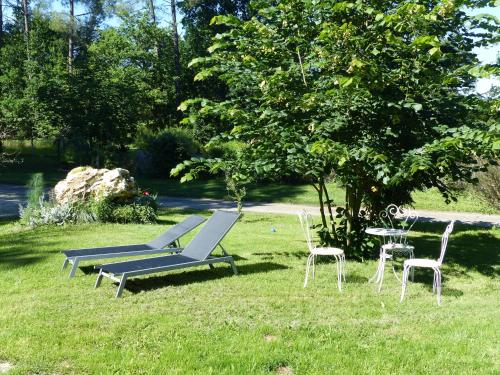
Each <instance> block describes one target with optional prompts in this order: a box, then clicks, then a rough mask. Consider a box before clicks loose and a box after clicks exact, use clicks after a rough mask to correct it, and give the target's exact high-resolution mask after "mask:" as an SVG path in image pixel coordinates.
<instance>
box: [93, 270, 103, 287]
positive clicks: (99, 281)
mask: <svg viewBox="0 0 500 375" xmlns="http://www.w3.org/2000/svg"><path fill="white" fill-rule="evenodd" d="M101 281H102V270H101V271H99V275H97V280H96V282H95V285H94V289H97V288H99V286H100V285H101Z"/></svg>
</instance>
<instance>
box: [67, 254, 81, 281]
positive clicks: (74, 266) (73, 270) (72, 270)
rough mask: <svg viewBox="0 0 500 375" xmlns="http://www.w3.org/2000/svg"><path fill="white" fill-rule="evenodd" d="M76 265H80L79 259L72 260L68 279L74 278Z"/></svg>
mask: <svg viewBox="0 0 500 375" xmlns="http://www.w3.org/2000/svg"><path fill="white" fill-rule="evenodd" d="M78 263H80V259H78V258H75V259H73V267H71V271H70V272H69V278H70V279H71V278H73V277H75V273H76V270H77V269H78Z"/></svg>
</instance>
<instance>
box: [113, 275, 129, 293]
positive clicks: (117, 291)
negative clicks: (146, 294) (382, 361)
mask: <svg viewBox="0 0 500 375" xmlns="http://www.w3.org/2000/svg"><path fill="white" fill-rule="evenodd" d="M126 282H127V275H123V276H122V279H121V280H120V284H119V285H118V289H117V290H116V296H115V297H116V298H120V297H121V296H122V293H123V288H124V287H125V283H126Z"/></svg>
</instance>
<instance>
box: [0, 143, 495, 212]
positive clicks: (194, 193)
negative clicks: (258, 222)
mask: <svg viewBox="0 0 500 375" xmlns="http://www.w3.org/2000/svg"><path fill="white" fill-rule="evenodd" d="M6 146H7V149H8V150H10V151H11V152H17V153H18V160H19V163H16V164H12V165H7V166H3V167H0V183H9V184H18V185H26V183H27V182H28V180H29V179H30V177H31V175H32V174H33V173H36V172H43V174H44V179H45V182H46V184H47V185H48V186H54V185H55V184H56V183H57V182H58V181H59V180H61V179H63V178H64V177H65V175H66V173H67V172H68V171H69V169H70V168H71V167H70V166H69V165H64V164H61V163H58V162H57V160H56V156H55V151H54V150H53V147H52V146H51V145H50V143H49V144H48V143H43V142H42V143H40V144H37V147H36V150H35V154H32V151H31V149H30V148H29V146H28V145H26V144H23V143H11V144H9V143H7V145H6ZM137 181H138V183H139V185H140V186H141V187H143V188H148V189H151V190H152V191H155V192H158V193H159V194H160V195H166V196H173V197H189V198H213V199H225V198H227V190H226V187H225V185H224V182H223V181H222V180H220V179H209V180H196V181H191V182H189V183H184V184H181V183H180V182H179V181H178V180H174V179H159V178H147V177H141V176H139V177H137ZM328 190H329V192H330V197H331V198H332V199H333V200H334V202H339V203H342V202H343V200H344V195H345V194H344V189H343V188H341V187H339V186H337V185H336V184H334V183H330V184H328ZM413 197H414V200H415V208H417V209H424V210H435V211H458V212H479V213H486V214H500V212H499V211H498V210H496V209H495V208H494V207H492V206H491V205H488V204H487V203H485V202H484V201H482V200H481V199H480V198H479V197H478V196H476V195H474V194H473V193H471V192H470V191H469V190H465V191H463V192H461V193H460V194H459V195H458V201H457V202H453V203H451V204H446V202H445V201H444V199H443V198H442V196H441V195H440V193H439V191H437V190H436V189H429V190H427V191H424V192H415V193H414V194H413ZM245 199H246V200H248V201H258V202H278V203H293V204H311V205H317V194H316V191H315V190H314V188H313V187H312V186H310V185H303V184H296V185H293V184H278V183H268V184H254V185H251V186H249V188H248V189H247V196H246V198H245Z"/></svg>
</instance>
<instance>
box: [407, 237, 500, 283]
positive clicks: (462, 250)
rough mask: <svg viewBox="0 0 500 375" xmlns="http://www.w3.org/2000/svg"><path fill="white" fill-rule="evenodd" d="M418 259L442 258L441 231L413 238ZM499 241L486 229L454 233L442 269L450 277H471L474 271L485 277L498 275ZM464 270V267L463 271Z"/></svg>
mask: <svg viewBox="0 0 500 375" xmlns="http://www.w3.org/2000/svg"><path fill="white" fill-rule="evenodd" d="M411 242H412V244H413V245H414V246H415V257H416V258H430V259H437V258H439V253H440V250H441V234H439V235H436V236H430V235H423V236H420V237H416V238H413V239H412V241H411ZM499 242H500V241H499V240H498V239H497V238H496V237H495V236H494V235H493V234H492V233H488V232H485V231H483V232H482V233H480V232H476V231H470V230H467V232H465V231H457V232H453V233H452V234H451V235H450V237H449V240H448V247H447V250H446V254H445V258H444V263H443V270H444V273H445V274H446V275H449V276H468V275H467V274H468V271H471V270H474V271H476V272H479V273H481V274H483V275H485V276H489V277H496V276H498V275H499V270H498V269H496V267H495V266H496V265H497V264H498V260H499V259H498V257H499V254H498V245H499ZM464 269H465V270H464Z"/></svg>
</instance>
